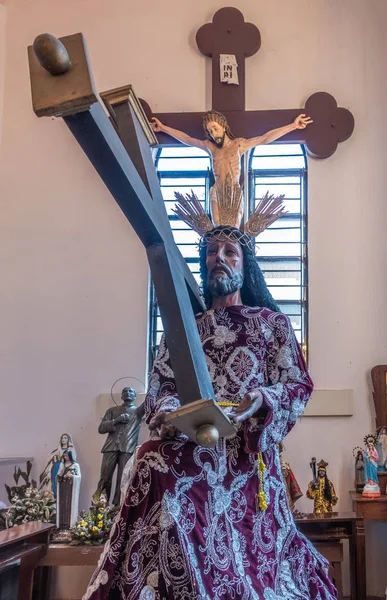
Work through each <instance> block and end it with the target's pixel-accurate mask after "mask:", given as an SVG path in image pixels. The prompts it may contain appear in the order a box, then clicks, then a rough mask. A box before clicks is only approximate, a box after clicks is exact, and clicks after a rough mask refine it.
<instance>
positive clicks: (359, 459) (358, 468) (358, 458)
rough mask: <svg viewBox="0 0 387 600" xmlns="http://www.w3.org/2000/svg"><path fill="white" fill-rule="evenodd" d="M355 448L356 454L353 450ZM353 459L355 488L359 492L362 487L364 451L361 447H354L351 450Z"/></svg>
mask: <svg viewBox="0 0 387 600" xmlns="http://www.w3.org/2000/svg"><path fill="white" fill-rule="evenodd" d="M356 450H357V452H356V454H355V451H356ZM352 454H353V457H354V459H355V490H356V492H357V493H358V494H361V493H362V491H363V488H364V483H365V482H364V452H363V450H362V449H361V448H357V449H356V448H355V449H354V451H353V453H352Z"/></svg>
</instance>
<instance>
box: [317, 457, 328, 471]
mask: <svg viewBox="0 0 387 600" xmlns="http://www.w3.org/2000/svg"><path fill="white" fill-rule="evenodd" d="M328 465H329V463H327V462H325V460H320V462H318V463H317V470H318V471H326V470H327V466H328Z"/></svg>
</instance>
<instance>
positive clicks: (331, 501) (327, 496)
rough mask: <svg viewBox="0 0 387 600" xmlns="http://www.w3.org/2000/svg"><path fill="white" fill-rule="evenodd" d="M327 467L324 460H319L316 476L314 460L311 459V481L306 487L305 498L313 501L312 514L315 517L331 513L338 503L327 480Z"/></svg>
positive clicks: (331, 485)
mask: <svg viewBox="0 0 387 600" xmlns="http://www.w3.org/2000/svg"><path fill="white" fill-rule="evenodd" d="M327 466H328V463H327V462H325V460H320V462H319V463H317V474H316V459H312V462H311V467H312V472H313V481H311V482H310V483H309V485H308V490H307V492H306V497H307V498H310V499H311V500H313V501H314V506H313V512H314V513H315V514H316V515H318V514H322V513H330V512H332V510H333V506H335V504H337V501H338V498H337V496H336V492H335V488H334V486H333V483H332V482H331V481H330V480H329V479H328V475H327Z"/></svg>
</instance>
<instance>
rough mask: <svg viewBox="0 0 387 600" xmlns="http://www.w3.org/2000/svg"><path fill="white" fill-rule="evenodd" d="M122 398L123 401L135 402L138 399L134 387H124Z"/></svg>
mask: <svg viewBox="0 0 387 600" xmlns="http://www.w3.org/2000/svg"><path fill="white" fill-rule="evenodd" d="M121 399H122V401H123V402H134V401H135V399H136V391H135V390H134V389H133V388H124V389H123V390H122V394H121Z"/></svg>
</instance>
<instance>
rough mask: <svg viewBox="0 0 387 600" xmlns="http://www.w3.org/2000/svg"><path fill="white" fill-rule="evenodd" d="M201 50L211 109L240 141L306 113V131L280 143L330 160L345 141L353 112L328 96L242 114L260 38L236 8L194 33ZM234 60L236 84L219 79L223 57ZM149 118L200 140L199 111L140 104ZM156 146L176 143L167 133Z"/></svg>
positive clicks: (219, 13) (221, 12)
mask: <svg viewBox="0 0 387 600" xmlns="http://www.w3.org/2000/svg"><path fill="white" fill-rule="evenodd" d="M196 43H197V46H198V49H199V51H200V52H201V53H202V54H203V55H204V56H206V57H209V58H211V60H212V109H214V110H217V111H219V112H221V113H222V114H223V115H224V116H225V118H226V120H227V123H228V125H229V126H230V129H231V131H232V132H233V133H234V134H235V135H236V136H237V137H241V138H252V137H257V136H262V135H263V134H265V133H266V132H267V131H269V130H272V129H276V128H278V127H283V126H285V125H287V124H289V123H292V122H294V120H295V119H296V117H298V115H299V114H300V113H306V114H307V115H308V116H309V117H311V119H312V120H313V124H311V125H310V126H308V127H307V128H305V129H297V130H293V131H291V132H289V133H288V134H287V135H286V136H285V138H284V139H283V140H281V142H285V143H288V142H296V143H299V144H305V147H306V149H307V151H308V154H310V155H311V156H313V157H315V158H328V157H329V156H331V155H332V154H333V153H334V152H335V151H336V149H337V146H338V143H339V142H344V141H345V140H347V139H348V138H349V137H350V136H351V134H352V132H353V129H354V118H353V115H352V114H351V112H350V111H349V110H348V109H346V108H342V107H338V106H337V102H336V100H335V98H334V97H333V96H332V95H331V94H328V93H326V92H316V93H315V94H312V95H311V96H310V97H309V98H308V99H307V101H306V103H305V107H304V109H300V108H291V109H282V110H252V111H246V110H245V59H246V58H247V57H249V56H253V55H254V54H256V52H258V50H259V48H260V46H261V36H260V33H259V30H258V28H257V27H256V26H255V25H253V24H252V23H247V22H245V20H244V17H243V14H242V13H241V12H240V11H239V10H238V9H236V8H230V7H228V8H221V9H220V10H218V11H217V12H216V13H215V15H214V17H213V21H212V23H206V24H205V25H203V26H202V27H200V29H199V30H198V32H197V34H196ZM224 55H231V56H234V57H235V63H236V64H237V67H236V68H237V70H238V80H239V84H238V85H236V84H229V83H227V82H225V81H221V80H220V76H219V71H220V62H221V56H224ZM141 102H142V105H143V107H144V110H145V113H146V114H147V116H148V118H149V119H151V118H152V117H156V118H157V119H158V120H159V121H161V122H162V123H163V124H165V125H167V126H168V127H172V128H173V129H177V130H181V131H184V132H185V133H187V134H189V135H190V136H191V137H193V138H199V139H200V138H202V137H203V124H202V119H203V113H199V112H192V113H185V112H178V113H155V114H153V112H152V110H151V108H150V106H149V105H148V104H147V102H145V101H144V100H141ZM157 138H158V141H159V143H160V144H163V145H165V144H175V143H176V142H175V140H173V139H171V137H170V136H169V135H167V134H165V133H162V132H161V133H159V134H158V135H157Z"/></svg>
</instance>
